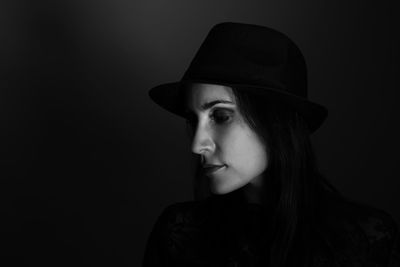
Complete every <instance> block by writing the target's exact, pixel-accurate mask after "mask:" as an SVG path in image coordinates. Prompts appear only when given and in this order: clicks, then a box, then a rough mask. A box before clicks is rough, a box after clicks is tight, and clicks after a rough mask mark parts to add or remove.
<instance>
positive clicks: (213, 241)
mask: <svg viewBox="0 0 400 267" xmlns="http://www.w3.org/2000/svg"><path fill="white" fill-rule="evenodd" d="M232 203H233V202H232V201H231V200H230V199H229V197H224V196H213V197H209V198H207V199H205V200H202V201H189V202H181V203H176V204H173V205H170V206H168V207H167V208H166V209H165V210H164V211H163V213H162V214H161V216H160V217H159V218H158V220H157V222H156V223H155V226H154V228H153V230H152V232H151V234H150V237H149V239H148V243H147V247H146V251H145V255H144V260H143V266H145V267H147V266H232V267H233V266H235V267H244V266H245V267H251V266H265V265H262V262H263V260H264V261H267V260H266V259H265V257H264V258H263V257H262V255H265V254H266V253H265V252H263V251H264V250H263V248H265V246H266V245H265V244H268V241H269V233H268V231H267V230H266V229H270V227H269V219H268V215H265V212H263V210H264V208H263V207H262V206H261V205H259V204H255V203H245V202H241V203H238V202H235V203H234V204H232ZM326 208H327V209H326V210H328V211H329V213H327V215H326V216H325V217H324V220H323V221H324V224H326V225H327V228H326V229H330V230H329V231H328V233H327V236H328V238H329V240H330V242H329V247H330V251H333V252H334V253H333V255H332V253H330V254H329V255H330V256H328V254H327V253H325V252H326V251H325V250H324V248H323V247H322V246H321V247H319V248H318V249H316V250H315V253H314V256H313V266H334V265H332V260H331V257H332V256H333V257H334V258H335V261H336V263H338V264H339V265H335V266H357V267H358V266H360V267H361V266H368V267H378V266H379V267H380V266H391V267H394V266H400V246H399V234H398V229H397V225H396V223H395V222H394V220H393V219H392V218H391V217H390V216H389V215H388V214H387V213H385V212H383V211H381V210H377V209H374V208H370V207H365V206H361V205H355V204H351V203H349V202H337V201H336V202H331V203H330V204H329V206H328V207H326Z"/></svg>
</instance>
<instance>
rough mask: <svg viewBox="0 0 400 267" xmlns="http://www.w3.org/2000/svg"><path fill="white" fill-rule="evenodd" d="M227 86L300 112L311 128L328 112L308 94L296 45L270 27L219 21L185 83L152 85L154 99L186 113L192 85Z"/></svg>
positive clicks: (182, 81) (169, 107)
mask: <svg viewBox="0 0 400 267" xmlns="http://www.w3.org/2000/svg"><path fill="white" fill-rule="evenodd" d="M196 82H197V83H208V84H219V85H226V86H229V87H232V88H235V89H238V90H243V91H245V92H246V93H249V94H257V95H258V96H260V97H261V98H265V99H267V98H268V99H271V100H273V101H275V102H276V103H279V104H281V105H284V106H285V107H287V108H290V109H292V110H295V111H296V112H298V113H299V114H300V115H301V116H303V117H304V118H305V120H306V121H307V124H308V127H309V130H310V132H314V131H315V130H316V129H318V128H319V127H320V126H321V124H322V122H323V121H324V120H325V118H326V117H327V115H328V111H327V109H326V108H325V107H323V106H321V105H319V104H316V103H313V102H311V101H309V100H308V98H307V68H306V63H305V60H304V57H303V55H302V53H301V52H300V49H299V48H298V47H297V46H296V44H295V43H294V42H293V41H292V40H290V39H289V38H288V37H287V36H286V35H284V34H283V33H280V32H278V31H276V30H273V29H271V28H268V27H264V26H259V25H251V24H243V23H233V22H225V23H220V24H217V25H215V26H214V27H213V28H212V29H211V31H210V32H209V34H208V35H207V37H206V39H205V40H204V42H203V43H202V45H201V46H200V48H199V50H198V51H197V53H196V55H195V57H194V58H193V60H192V62H191V63H190V65H189V68H188V69H187V71H186V72H185V74H184V75H183V77H182V79H181V80H180V81H179V82H173V83H167V84H162V85H159V86H156V87H154V88H152V89H151V90H150V92H149V95H150V97H151V98H152V99H153V100H154V101H155V102H156V103H157V104H159V105H160V106H162V107H163V108H165V109H166V110H169V111H170V112H172V113H174V114H176V115H179V116H182V117H184V116H185V112H184V103H183V102H184V99H183V95H184V94H183V92H184V89H185V88H187V87H186V86H185V85H186V84H188V83H189V84H190V83H196Z"/></svg>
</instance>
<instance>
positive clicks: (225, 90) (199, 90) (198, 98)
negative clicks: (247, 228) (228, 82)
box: [185, 83, 235, 109]
mask: <svg viewBox="0 0 400 267" xmlns="http://www.w3.org/2000/svg"><path fill="white" fill-rule="evenodd" d="M215 100H224V101H230V102H232V103H235V96H234V94H233V91H232V88H230V87H228V86H223V85H218V84H205V83H194V84H191V85H189V86H188V88H187V94H186V103H185V105H186V107H187V108H190V109H198V108H200V107H201V106H202V105H203V104H205V103H209V102H212V101H215Z"/></svg>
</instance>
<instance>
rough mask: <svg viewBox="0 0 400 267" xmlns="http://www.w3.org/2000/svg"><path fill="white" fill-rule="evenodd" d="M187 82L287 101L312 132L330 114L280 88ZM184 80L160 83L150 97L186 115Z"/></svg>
mask: <svg viewBox="0 0 400 267" xmlns="http://www.w3.org/2000/svg"><path fill="white" fill-rule="evenodd" d="M185 83H208V84H219V85H224V86H229V87H232V88H235V89H238V90H245V91H246V92H251V93H254V94H257V95H259V96H262V97H268V99H269V100H271V99H272V100H276V101H279V102H281V103H285V104H287V105H288V106H290V107H292V108H294V109H295V110H296V111H298V112H299V113H300V114H301V115H302V116H303V118H304V119H305V120H306V121H307V123H308V127H309V130H310V132H311V133H313V132H315V131H316V130H317V129H318V128H320V126H321V125H322V123H323V122H324V121H325V119H326V117H327V116H328V110H327V109H326V108H325V107H324V106H321V105H319V104H317V103H314V102H311V101H309V100H308V99H306V98H303V97H299V96H296V95H292V94H289V93H286V92H284V91H282V90H279V89H274V88H266V87H257V86H254V85H243V84H231V83H220V82H218V83H215V82H210V81H201V80H196V81H185ZM185 83H184V82H173V83H166V84H161V85H158V86H156V87H154V88H152V89H150V91H149V96H150V98H151V99H152V100H153V101H154V102H155V103H156V104H158V105H159V106H161V107H162V108H164V109H165V110H167V111H169V112H171V113H173V114H175V115H178V116H180V117H185V111H184V105H183V103H182V101H183V99H182V94H181V89H182V88H183V85H184V84H185Z"/></svg>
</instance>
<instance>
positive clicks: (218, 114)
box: [211, 109, 232, 124]
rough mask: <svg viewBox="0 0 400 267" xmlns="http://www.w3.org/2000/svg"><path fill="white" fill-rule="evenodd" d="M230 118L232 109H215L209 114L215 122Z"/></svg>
mask: <svg viewBox="0 0 400 267" xmlns="http://www.w3.org/2000/svg"><path fill="white" fill-rule="evenodd" d="M231 118H232V111H230V110H226V109H215V110H214V111H213V112H212V114H211V119H212V120H213V121H215V123H217V124H223V123H226V122H228V121H229V120H230V119H231Z"/></svg>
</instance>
